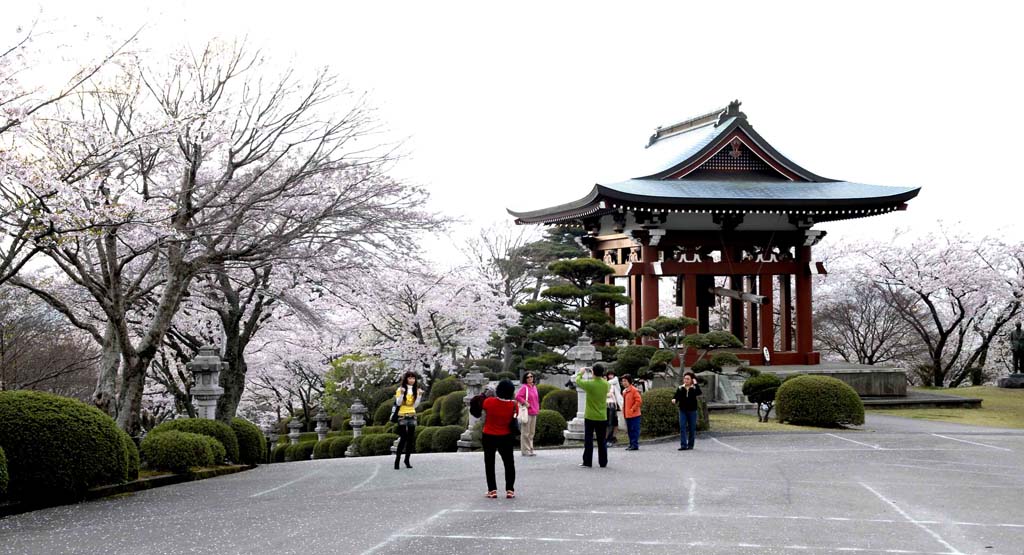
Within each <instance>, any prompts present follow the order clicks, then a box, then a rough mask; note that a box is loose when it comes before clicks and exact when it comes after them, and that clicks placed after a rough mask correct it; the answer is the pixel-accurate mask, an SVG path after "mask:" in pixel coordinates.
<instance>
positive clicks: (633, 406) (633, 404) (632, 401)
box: [619, 374, 644, 451]
mask: <svg viewBox="0 0 1024 555" xmlns="http://www.w3.org/2000/svg"><path fill="white" fill-rule="evenodd" d="M619 381H620V382H621V383H622V400H623V409H622V416H624V417H625V418H626V433H627V434H629V447H626V451H636V450H637V449H640V406H641V405H643V404H644V399H643V397H641V396H640V392H639V391H637V389H636V387H635V386H634V385H633V376H630V375H629V374H623V375H622V377H621V378H619Z"/></svg>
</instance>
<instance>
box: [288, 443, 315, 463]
mask: <svg viewBox="0 0 1024 555" xmlns="http://www.w3.org/2000/svg"><path fill="white" fill-rule="evenodd" d="M316 443H317V442H315V441H303V442H301V443H296V444H295V445H289V446H288V448H287V450H286V451H285V452H284V462H295V461H308V460H309V459H310V458H311V457H312V455H313V449H314V448H315V447H316Z"/></svg>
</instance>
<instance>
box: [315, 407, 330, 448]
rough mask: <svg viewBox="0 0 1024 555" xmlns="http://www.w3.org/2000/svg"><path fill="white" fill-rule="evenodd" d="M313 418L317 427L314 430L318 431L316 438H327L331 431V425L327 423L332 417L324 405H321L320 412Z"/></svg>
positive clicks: (319, 439)
mask: <svg viewBox="0 0 1024 555" xmlns="http://www.w3.org/2000/svg"><path fill="white" fill-rule="evenodd" d="M313 420H316V428H315V430H314V431H316V440H317V441H323V440H325V439H327V432H328V431H330V427H329V426H328V425H327V422H328V421H330V420H331V417H330V416H327V413H326V412H324V409H323V407H320V412H317V413H316V416H314V417H313Z"/></svg>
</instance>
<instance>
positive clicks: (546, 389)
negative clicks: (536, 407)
mask: <svg viewBox="0 0 1024 555" xmlns="http://www.w3.org/2000/svg"><path fill="white" fill-rule="evenodd" d="M558 390H559V388H558V386H556V385H551V384H549V383H542V384H540V385H538V386H537V397H538V399H537V402H538V403H543V402H544V398H545V397H547V396H548V394H549V393H553V392H555V391H558Z"/></svg>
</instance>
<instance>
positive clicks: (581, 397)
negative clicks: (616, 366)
mask: <svg viewBox="0 0 1024 555" xmlns="http://www.w3.org/2000/svg"><path fill="white" fill-rule="evenodd" d="M566 356H568V357H569V358H570V359H572V367H573V372H574V373H575V372H577V371H579V369H580V368H582V367H584V366H591V365H593V364H594V362H595V361H597V360H600V358H601V354H600V353H598V352H597V349H596V348H595V347H594V346H593V345H591V344H590V337H589V336H587V335H581V336H580V338H579V339H578V340H577V341H576V345H575V346H574V347H573V348H571V349H569V352H568V353H566ZM586 408H587V392H586V391H583V389H582V388H579V387H577V388H576V418H573V419H572V420H570V421H569V422H568V424H567V425H566V430H565V431H564V432H562V435H564V436H565V440H566V441H567V442H569V443H572V444H576V443H582V442H583V418H584V417H583V413H584V411H586Z"/></svg>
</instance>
